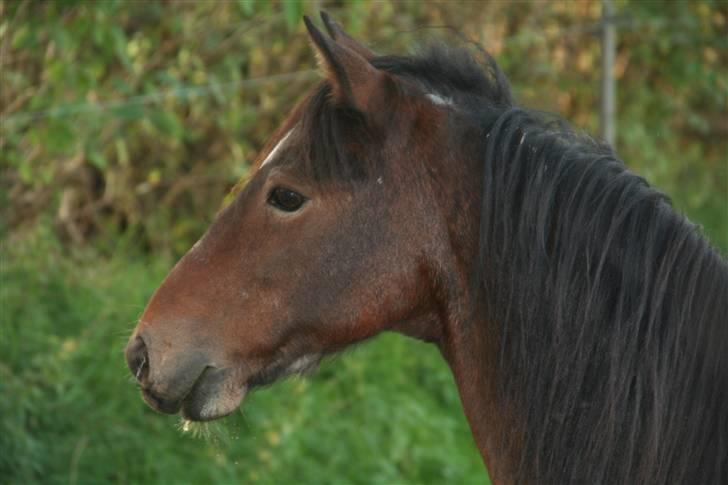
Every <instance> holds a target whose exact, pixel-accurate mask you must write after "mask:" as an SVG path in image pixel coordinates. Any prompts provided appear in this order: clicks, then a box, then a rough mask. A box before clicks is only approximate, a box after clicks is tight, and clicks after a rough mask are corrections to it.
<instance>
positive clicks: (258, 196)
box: [126, 14, 728, 484]
mask: <svg viewBox="0 0 728 485" xmlns="http://www.w3.org/2000/svg"><path fill="white" fill-rule="evenodd" d="M322 18H323V22H324V25H325V26H326V30H328V35H326V34H324V33H322V32H321V31H320V30H319V29H318V28H316V27H315V26H314V24H313V23H312V22H311V21H310V19H308V18H304V21H305V23H306V27H307V29H308V33H309V35H310V38H311V41H312V45H313V48H314V49H315V51H316V54H317V56H318V59H319V63H320V65H321V67H322V70H323V74H324V76H323V77H324V79H323V81H322V82H321V83H320V84H319V85H318V86H317V87H315V88H314V89H313V90H312V91H311V92H310V93H309V94H308V96H306V97H305V99H304V100H303V101H302V102H301V103H300V104H298V106H297V107H296V108H295V109H294V110H293V111H292V112H291V114H290V116H289V117H288V118H287V119H286V120H285V122H284V123H283V124H282V126H281V127H280V129H279V130H278V131H277V132H276V133H275V134H274V135H273V137H272V139H271V140H270V142H269V143H268V145H267V147H266V148H264V150H263V155H262V156H261V159H260V160H259V161H257V163H256V164H255V167H254V172H253V175H252V178H251V179H250V180H249V182H248V183H247V184H246V185H245V187H244V188H243V189H242V190H241V191H240V193H239V194H238V195H237V196H236V198H235V199H234V201H233V202H232V203H231V204H230V205H229V206H227V207H226V208H225V209H224V210H222V211H221V212H220V214H219V215H218V216H217V218H216V220H215V221H214V222H213V224H212V225H211V226H210V228H209V230H208V231H207V233H206V234H205V235H204V236H203V237H202V238H201V239H200V240H199V242H197V243H196V244H195V245H194V246H193V247H192V248H191V249H190V250H189V252H188V253H187V254H186V255H185V256H184V257H183V258H182V259H181V260H180V261H179V262H178V263H177V264H176V266H175V267H174V268H173V269H172V271H171V272H170V273H169V275H168V276H167V277H166V279H165V280H164V282H163V283H162V284H161V286H160V287H159V288H158V289H157V290H156V292H155V293H154V295H153V296H152V298H151V300H150V302H149V304H148V306H147V308H146V309H145V311H144V313H143V315H142V317H141V318H140V321H139V323H138V326H137V328H136V329H135V331H134V333H133V335H132V336H131V338H130V341H129V344H128V346H127V348H126V359H127V362H128V365H129V368H130V369H131V372H132V373H133V374H134V375H135V376H136V378H137V380H138V382H139V385H140V387H141V390H142V395H143V398H144V400H145V401H146V402H147V403H148V404H149V405H151V406H152V407H153V408H154V409H157V410H159V411H161V412H164V413H177V412H181V414H182V416H183V417H185V418H186V419H189V420H199V421H204V420H212V419H216V418H219V417H222V416H225V415H227V414H229V413H231V412H233V411H234V410H235V409H236V408H237V407H238V406H239V405H240V403H241V402H242V400H243V398H244V396H245V395H246V393H248V392H250V391H251V390H253V389H254V388H256V387H259V386H262V385H265V384H268V383H271V382H273V381H275V380H276V379H279V378H281V377H284V376H287V375H290V374H295V373H300V372H304V371H306V370H309V369H312V368H314V367H315V366H316V365H317V363H318V362H319V361H320V360H321V359H322V357H324V356H326V355H330V354H332V353H335V352H337V351H340V350H342V349H344V348H346V347H347V346H350V345H352V344H354V343H357V342H361V341H363V340H365V339H368V338H371V337H373V336H375V335H376V334H378V333H380V332H382V331H385V330H393V331H397V332H401V333H403V334H406V335H409V336H412V337H415V338H418V339H422V340H424V341H427V342H431V343H433V344H435V345H436V346H437V347H438V348H439V350H440V351H441V353H442V356H443V357H444V359H445V360H446V361H447V363H448V364H449V366H450V368H451V369H452V372H453V374H454V377H455V381H456V383H457V387H458V391H459V393H460V397H461V401H462V404H463V407H464V411H465V414H466V417H467V419H468V422H469V424H470V427H471V429H472V432H473V435H474V438H475V441H476V443H477V445H478V447H479V449H480V451H481V454H482V457H483V459H484V461H485V464H486V466H487V467H488V470H489V472H490V475H491V477H492V480H493V481H494V482H495V483H515V482H520V483H524V482H525V483H531V482H533V483H554V484H564V483H620V484H624V483H716V484H717V483H727V482H728V478H727V474H728V464H727V463H726V460H727V459H728V364H727V359H728V357H727V356H728V265H727V264H726V262H725V261H724V260H723V259H722V257H721V256H720V255H719V254H718V253H717V251H716V250H714V249H713V248H712V247H711V246H710V244H709V242H708V241H706V239H704V237H703V236H702V235H701V234H700V232H699V230H698V229H697V228H696V226H695V225H693V224H691V223H690V222H689V221H688V220H687V219H686V218H685V217H683V216H682V215H679V214H678V213H677V212H676V211H675V210H674V209H673V208H671V206H670V204H669V202H668V201H667V200H666V198H665V197H664V196H663V195H661V193H660V192H658V191H657V190H655V189H654V188H652V187H650V186H649V185H648V183H647V182H646V181H645V180H643V179H642V178H640V177H638V176H636V175H634V174H632V173H630V172H629V171H628V170H627V169H626V168H625V166H624V164H623V163H622V162H621V161H620V160H619V159H618V158H617V156H616V155H615V154H614V152H613V151H612V150H610V149H609V148H608V147H606V146H604V145H602V144H599V143H597V142H595V141H593V140H592V139H590V138H588V137H587V136H585V135H581V134H578V133H576V132H575V131H574V130H571V129H570V128H568V127H567V126H566V125H565V124H564V123H562V122H559V121H555V119H554V118H553V117H549V116H546V115H544V114H540V113H537V112H534V111H531V110H528V109H525V108H520V107H517V106H516V105H515V104H514V102H513V100H512V96H511V94H510V89H509V85H508V82H507V80H506V78H505V76H504V75H503V74H502V72H501V71H500V70H499V68H498V67H497V65H496V63H495V62H494V61H493V60H492V59H491V58H490V57H488V56H486V57H485V60H484V61H481V62H478V61H476V60H475V59H474V58H473V57H472V56H471V55H470V54H468V53H467V52H466V51H465V50H463V49H459V48H446V47H433V48H432V49H430V50H429V51H428V52H426V53H425V54H423V55H418V56H389V55H385V56H379V55H375V54H374V53H372V52H371V51H370V50H369V49H367V48H366V47H364V46H363V45H361V44H360V43H358V42H356V41H355V40H353V39H352V38H351V37H350V36H349V35H347V34H346V33H345V32H344V31H343V30H342V29H341V28H340V27H339V26H338V24H336V23H335V22H333V21H332V20H331V19H330V18H329V17H328V16H327V15H326V14H322Z"/></svg>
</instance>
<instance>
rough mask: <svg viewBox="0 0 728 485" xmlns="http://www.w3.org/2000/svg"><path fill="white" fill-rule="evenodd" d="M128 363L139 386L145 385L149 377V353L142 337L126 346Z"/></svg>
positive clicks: (137, 337) (136, 338) (134, 339)
mask: <svg viewBox="0 0 728 485" xmlns="http://www.w3.org/2000/svg"><path fill="white" fill-rule="evenodd" d="M124 353H125V354H126V363H127V365H128V366H129V370H130V371H131V373H132V374H134V377H136V379H137V381H139V384H142V385H144V384H145V383H146V381H147V377H148V376H149V352H147V345H146V344H145V343H144V339H142V337H141V335H138V336H136V337H135V338H133V339H132V340H131V341H130V342H129V343H128V344H127V346H126V350H125V352H124Z"/></svg>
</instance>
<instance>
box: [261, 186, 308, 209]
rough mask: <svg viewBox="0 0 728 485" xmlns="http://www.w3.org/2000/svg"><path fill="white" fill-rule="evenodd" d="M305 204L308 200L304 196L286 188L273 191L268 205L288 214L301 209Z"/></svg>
mask: <svg viewBox="0 0 728 485" xmlns="http://www.w3.org/2000/svg"><path fill="white" fill-rule="evenodd" d="M304 202H306V198H305V197H304V196H302V195H301V194H299V193H298V192H294V191H293V190H291V189H286V188H284V187H276V188H275V189H273V190H271V192H270V195H269V196H268V203H269V204H270V205H272V206H273V207H276V208H277V209H280V210H282V211H286V212H295V211H297V210H298V209H300V208H301V206H302V205H303V203H304Z"/></svg>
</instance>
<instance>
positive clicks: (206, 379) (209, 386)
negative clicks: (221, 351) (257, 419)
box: [180, 368, 248, 421]
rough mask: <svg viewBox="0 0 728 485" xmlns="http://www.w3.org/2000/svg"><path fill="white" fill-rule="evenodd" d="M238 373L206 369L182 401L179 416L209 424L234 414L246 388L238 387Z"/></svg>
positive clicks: (235, 371)
mask: <svg viewBox="0 0 728 485" xmlns="http://www.w3.org/2000/svg"><path fill="white" fill-rule="evenodd" d="M238 378H239V371H238V370H236V369H233V368H227V369H214V368H207V369H205V372H203V373H202V375H201V376H200V377H199V378H198V379H197V381H196V382H195V385H194V386H193V387H192V389H190V391H189V393H188V394H187V395H186V396H185V398H184V399H183V400H182V402H181V407H180V413H181V415H182V417H183V418H185V419H188V420H190V421H210V420H213V419H217V418H222V417H223V416H226V415H228V414H230V413H232V412H233V411H235V410H236V409H237V408H238V406H240V403H241V402H242V400H243V398H244V397H245V395H246V394H247V390H248V386H247V385H245V384H242V385H241V384H238V383H237V382H236V381H238Z"/></svg>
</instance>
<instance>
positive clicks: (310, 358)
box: [286, 354, 319, 374]
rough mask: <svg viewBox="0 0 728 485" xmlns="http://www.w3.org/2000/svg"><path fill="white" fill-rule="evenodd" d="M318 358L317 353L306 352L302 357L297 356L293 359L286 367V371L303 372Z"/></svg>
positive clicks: (288, 372) (291, 372) (292, 372)
mask: <svg viewBox="0 0 728 485" xmlns="http://www.w3.org/2000/svg"><path fill="white" fill-rule="evenodd" d="M318 360H319V355H318V354H308V355H304V356H303V357H299V358H298V359H296V360H294V361H293V362H292V363H291V365H289V366H288V369H286V373H287V374H296V373H299V372H305V371H307V370H309V369H310V368H311V367H312V366H313V364H315V363H316V362H318Z"/></svg>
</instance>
